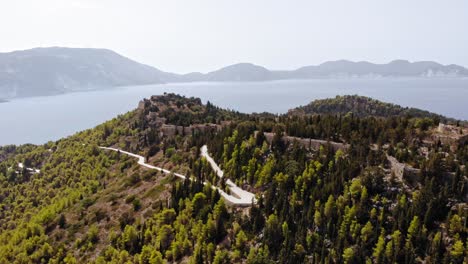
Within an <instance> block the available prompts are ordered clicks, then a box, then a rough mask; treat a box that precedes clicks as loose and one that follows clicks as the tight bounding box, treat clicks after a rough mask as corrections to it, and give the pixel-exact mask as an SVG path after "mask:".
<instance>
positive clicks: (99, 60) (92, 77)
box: [0, 47, 172, 98]
mask: <svg viewBox="0 0 468 264" xmlns="http://www.w3.org/2000/svg"><path fill="white" fill-rule="evenodd" d="M171 76H172V74H168V73H164V72H162V71H160V70H157V69H155V68H153V67H150V66H147V65H143V64H140V63H138V62H135V61H132V60H130V59H128V58H126V57H123V56H121V55H119V54H117V53H115V52H113V51H110V50H105V49H75V48H59V47H53V48H36V49H31V50H24V51H15V52H10V53H0V98H1V97H3V98H12V97H27V96H37V95H51V94H60V93H65V92H71V91H82V90H89V89H102V88H108V87H115V86H123V85H143V84H152V83H162V82H165V81H167V80H170V78H171Z"/></svg>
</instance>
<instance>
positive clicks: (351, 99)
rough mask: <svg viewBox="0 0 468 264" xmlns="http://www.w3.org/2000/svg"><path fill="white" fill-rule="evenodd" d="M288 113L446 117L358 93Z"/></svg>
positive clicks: (317, 101) (311, 104)
mask: <svg viewBox="0 0 468 264" xmlns="http://www.w3.org/2000/svg"><path fill="white" fill-rule="evenodd" d="M288 113H289V114H306V115H310V114H341V115H345V114H348V113H352V114H353V115H355V116H359V117H368V116H376V117H391V116H409V117H421V118H422V117H427V118H439V119H443V120H446V119H447V118H446V117H443V116H441V115H438V114H435V113H431V112H429V111H425V110H421V109H417V108H409V107H402V106H399V105H395V104H390V103H385V102H381V101H378V100H375V99H372V98H369V97H365V96H358V95H344V96H336V97H335V98H328V99H322V100H315V101H312V102H311V103H309V104H307V105H305V106H300V107H297V108H294V109H291V110H289V111H288Z"/></svg>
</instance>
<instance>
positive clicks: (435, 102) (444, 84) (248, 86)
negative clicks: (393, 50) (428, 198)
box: [0, 79, 468, 145]
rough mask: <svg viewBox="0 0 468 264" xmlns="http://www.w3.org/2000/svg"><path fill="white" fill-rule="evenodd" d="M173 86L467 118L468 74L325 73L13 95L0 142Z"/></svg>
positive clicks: (0, 106) (86, 118) (112, 113)
mask: <svg viewBox="0 0 468 264" xmlns="http://www.w3.org/2000/svg"><path fill="white" fill-rule="evenodd" d="M164 92H174V93H178V94H182V95H186V96H196V97H200V98H201V99H202V101H203V102H205V103H206V101H207V100H209V101H211V102H212V103H214V104H215V105H218V106H220V107H223V108H230V109H234V110H238V111H241V112H248V113H250V112H264V111H267V112H272V113H285V112H286V111H287V110H288V109H290V108H293V107H296V106H299V105H305V104H307V103H309V102H310V101H312V100H314V99H322V98H330V97H335V96H336V95H345V94H358V95H364V96H369V97H372V98H375V99H379V100H382V101H385V102H390V103H396V104H400V105H402V106H410V107H416V108H421V109H424V110H429V111H431V112H435V113H439V114H442V115H446V116H448V117H454V118H458V119H464V120H468V79H372V80H370V79H342V80H336V79H327V80H294V81H273V82H255V83H184V84H160V85H146V86H129V87H120V88H113V89H108V90H100V91H91V92H81V93H71V94H64V95H57V96H48V97H34V98H24V99H17V100H13V101H10V102H7V103H0V113H1V115H0V131H1V137H0V145H7V144H25V143H34V144H41V143H45V142H47V141H49V140H57V139H60V138H62V137H65V136H69V135H72V134H74V133H76V132H78V131H81V130H84V129H88V128H92V127H94V126H96V125H98V124H100V123H102V122H104V121H106V120H109V119H112V118H113V117H116V116H117V115H118V114H123V113H125V112H127V111H130V110H132V109H135V108H136V107H137V104H138V102H139V101H140V100H141V99H142V98H145V97H149V96H151V95H158V94H163V93H164Z"/></svg>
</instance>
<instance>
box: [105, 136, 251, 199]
mask: <svg viewBox="0 0 468 264" xmlns="http://www.w3.org/2000/svg"><path fill="white" fill-rule="evenodd" d="M99 148H101V149H106V150H112V151H118V152H120V153H123V154H125V155H128V156H131V157H134V158H138V164H140V165H141V166H144V167H146V168H149V169H155V170H158V171H161V172H163V173H166V174H170V173H171V171H169V170H166V169H163V168H160V167H156V166H153V165H150V164H148V163H145V158H144V157H143V156H140V155H138V154H134V153H131V152H128V151H124V150H121V149H117V148H108V147H99ZM201 155H202V156H203V157H205V158H206V160H207V161H208V162H209V163H210V165H211V168H212V169H213V170H214V171H215V172H216V175H218V177H220V178H222V177H224V172H223V171H222V170H221V169H220V168H219V166H218V164H216V162H215V161H214V160H213V158H211V156H210V155H209V153H208V148H207V146H206V145H205V146H203V147H202V148H201ZM173 174H174V176H176V177H178V178H181V179H186V178H187V176H185V175H182V174H179V173H173ZM189 179H190V180H192V179H191V178H189ZM203 184H207V183H206V182H204V183H203ZM226 184H227V186H228V187H229V190H230V191H231V193H232V194H233V195H230V194H228V193H226V192H225V191H223V190H221V189H220V188H218V187H215V186H212V188H213V189H216V190H218V191H219V193H220V194H221V197H223V198H224V200H226V202H228V203H229V204H232V205H236V206H250V205H252V203H255V202H256V200H255V195H254V194H253V193H251V192H248V191H245V190H242V189H241V188H239V187H238V186H237V185H236V184H235V183H233V182H232V181H231V180H229V179H228V180H227V181H226Z"/></svg>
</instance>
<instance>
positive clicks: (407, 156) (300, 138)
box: [0, 94, 468, 263]
mask: <svg viewBox="0 0 468 264" xmlns="http://www.w3.org/2000/svg"><path fill="white" fill-rule="evenodd" d="M347 98H348V97H337V98H335V99H331V101H327V100H324V101H318V102H315V103H314V102H313V103H312V104H313V105H320V107H321V108H320V109H336V108H337V106H336V104H335V102H334V101H333V100H336V101H342V100H343V101H346V100H348V99H347ZM351 98H353V97H351ZM358 99H359V98H358ZM362 100H363V101H361V99H359V100H358V101H359V102H360V103H359V107H358V108H354V107H351V108H346V109H341V108H340V110H339V111H338V110H333V111H332V110H327V111H325V110H320V111H318V110H314V111H308V110H303V111H304V112H302V113H300V114H298V112H297V110H294V111H291V112H290V113H289V114H285V115H281V116H277V115H272V114H242V113H238V112H234V111H228V110H224V109H221V108H219V107H216V106H214V105H213V104H211V103H210V102H207V103H206V104H202V102H201V100H200V99H198V98H186V97H183V96H179V95H175V94H165V95H161V96H153V97H151V98H149V99H145V100H143V101H141V102H140V103H139V104H138V108H137V109H136V110H134V111H131V112H129V113H127V114H125V115H121V116H119V117H117V118H115V119H113V120H111V121H108V122H106V123H104V124H102V125H99V126H97V127H96V128H93V129H90V130H86V131H83V132H80V133H77V134H76V135H74V136H71V137H68V138H65V139H61V140H59V141H56V142H49V143H47V144H44V145H41V146H35V145H23V146H4V147H1V148H0V208H1V210H0V263H423V262H424V263H466V262H467V261H468V256H467V251H468V248H467V244H468V236H467V235H468V233H467V231H468V230H467V226H466V222H467V221H466V220H467V217H468V206H467V202H468V192H467V187H468V178H467V177H468V171H467V169H466V166H467V165H468V128H467V127H464V124H460V123H458V124H457V123H456V122H452V123H451V124H443V123H441V121H445V120H444V118H443V117H441V116H438V115H433V114H430V115H426V114H424V115H419V114H412V113H413V112H411V113H407V112H405V110H404V109H403V110H401V109H400V108H398V107H397V106H393V105H388V104H384V106H381V105H380V104H383V103H378V102H377V101H373V100H371V99H365V100H364V99H362ZM327 102H328V103H329V105H327ZM376 105H378V106H379V108H377V109H378V110H375V109H376ZM380 107H382V108H380ZM313 109H317V107H316V106H315V107H314V108H313ZM347 109H348V110H347ZM356 110H357V111H356ZM374 110H375V111H374ZM350 111H351V112H353V114H349V113H348V112H350ZM305 113H313V115H309V114H305ZM385 113H387V114H385ZM205 145H207V148H208V151H209V153H210V155H211V157H213V159H214V161H215V162H217V163H218V164H219V165H220V167H221V169H222V170H223V171H224V177H223V178H221V177H218V175H217V172H215V171H214V170H213V168H212V166H211V163H210V162H209V161H208V160H207V159H206V158H205V157H203V156H202V155H200V149H201V148H202V146H205ZM100 147H113V148H117V149H121V150H124V151H128V152H131V153H135V154H138V155H141V156H143V157H144V158H143V159H144V161H145V162H146V163H147V164H151V165H154V166H157V167H161V168H164V169H166V170H169V171H171V172H173V173H169V174H167V173H162V172H159V171H158V170H154V169H149V168H147V167H144V166H141V165H140V164H138V163H137V161H138V160H137V159H135V158H132V157H129V156H128V155H126V154H125V153H123V152H120V151H119V152H117V151H110V150H104V149H102V148H100ZM174 173H178V174H183V175H186V176H188V177H187V179H185V180H182V179H180V178H178V177H176V175H175V174H174ZM189 178H190V179H189ZM228 179H229V180H231V181H232V182H233V183H234V184H236V185H237V186H238V187H239V188H241V189H242V190H244V191H246V192H250V193H254V194H255V199H253V200H252V204H251V205H250V206H236V205H235V204H231V203H229V202H228V201H226V200H224V199H223V198H222V196H221V195H220V192H221V191H222V192H225V193H227V194H231V195H233V194H234V191H232V192H231V190H230V186H232V185H230V184H229V183H228Z"/></svg>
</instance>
